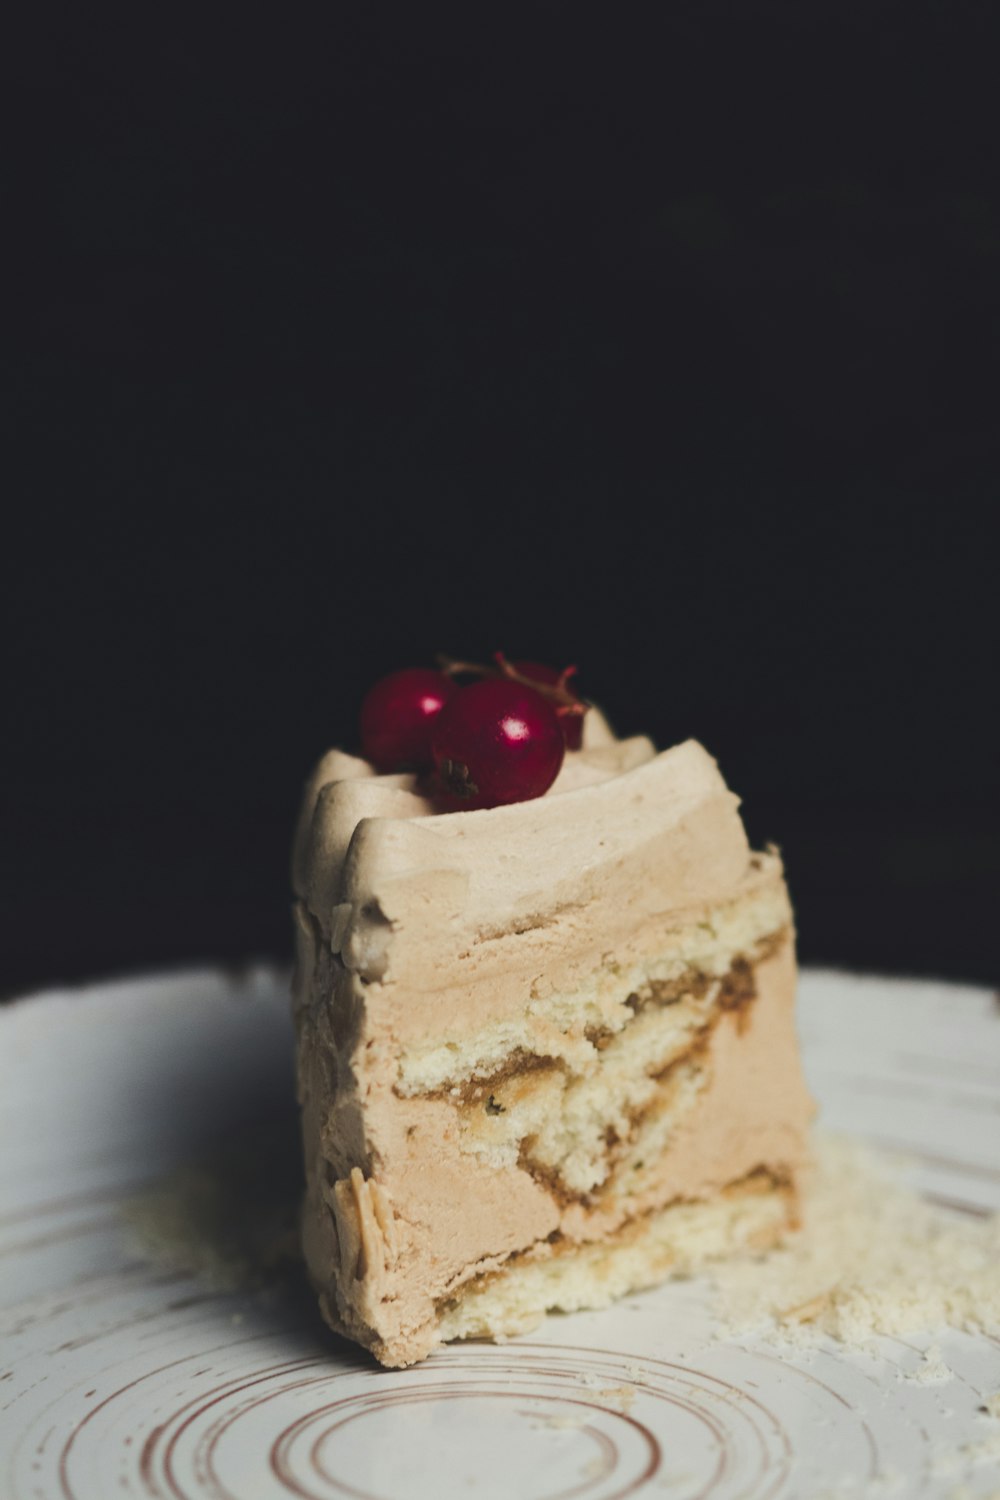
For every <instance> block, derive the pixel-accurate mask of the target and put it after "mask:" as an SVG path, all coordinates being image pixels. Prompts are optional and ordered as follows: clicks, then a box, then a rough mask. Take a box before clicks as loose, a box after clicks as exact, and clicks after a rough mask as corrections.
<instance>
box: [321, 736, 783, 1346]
mask: <svg viewBox="0 0 1000 1500" xmlns="http://www.w3.org/2000/svg"><path fill="white" fill-rule="evenodd" d="M422 785H424V783H422V782H421V781H420V780H419V779H418V778H417V777H416V776H415V775H412V774H396V775H380V774H377V772H376V771H375V769H374V767H373V766H372V765H371V764H370V763H369V762H367V761H365V760H362V759H359V758H355V757H353V756H349V755H346V754H343V753H342V752H340V751H332V752H330V753H329V754H328V755H326V756H325V757H324V759H323V760H322V761H321V762H320V764H319V766H318V767H317V769H316V771H315V773H314V774H313V777H312V779H311V780H310V782H309V784H308V786H307V788H306V793H305V797H304V802H303V808H302V813H301V817H300V822H299V828H298V832H297V836H296V844H295V853H294V859H293V864H294V881H295V887H296V896H297V900H296V905H295V917H296V930H297V957H296V968H295V979H294V1004H295V1015H296V1024H297V1031H298V1073H299V1083H300V1098H301V1104H302V1112H303V1134H304V1142H305V1157H306V1178H307V1190H306V1202H305V1208H304V1219H303V1241H304V1249H305V1255H306V1260H307V1264H308V1268H309V1272H310V1275H311V1277H312V1280H313V1282H314V1284H315V1285H316V1287H317V1289H318V1292H319V1295H320V1301H321V1306H322V1310H323V1313H324V1316H325V1317H326V1319H327V1320H328V1322H329V1323H330V1324H331V1326H332V1327H334V1328H335V1329H337V1330H339V1331H340V1332H342V1333H344V1334H346V1335H347V1336H348V1337H350V1338H352V1339H355V1340H356V1341H357V1342H359V1343H361V1344H363V1345H365V1346H366V1347H367V1348H369V1349H371V1350H372V1352H373V1353H374V1354H375V1356H376V1357H377V1358H378V1359H379V1360H380V1361H381V1362H382V1363H384V1364H387V1365H396V1366H398V1365H407V1364H411V1363H413V1362H414V1361H416V1360H419V1359H422V1358H423V1357H424V1356H425V1355H427V1354H428V1353H429V1352H430V1351H431V1350H432V1349H433V1348H434V1347H435V1345H437V1344H438V1343H440V1342H441V1341H443V1340H447V1339H454V1338H465V1337H476V1336H501V1337H502V1336H505V1335H509V1334H514V1333H518V1332H522V1331H524V1330H526V1329H528V1328H530V1327H532V1326H533V1325H534V1324H535V1323H536V1322H537V1321H538V1320H539V1319H540V1318H541V1316H542V1315H543V1314H544V1313H545V1312H546V1310H548V1309H555V1308H561V1309H564V1310H571V1309H575V1308H582V1307H598V1306H601V1305H604V1304H606V1303H607V1302H609V1301H610V1300H611V1299H613V1298H615V1297H617V1296H620V1295H622V1294H623V1293H625V1292H628V1291H630V1290H633V1289H636V1288H639V1287H646V1286H650V1285H652V1284H654V1283H656V1282H659V1281H661V1280H663V1279H664V1278H665V1277H667V1276H669V1275H670V1274H671V1273H674V1272H678V1271H689V1270H691V1269H692V1268H695V1267H697V1266H698V1265H700V1264H702V1263H703V1262H705V1261H706V1260H708V1259H710V1258H712V1257H716V1256H720V1255H726V1254H729V1253H731V1252H733V1251H735V1250H737V1249H741V1248H747V1247H753V1248H758V1247H765V1246H768V1245H770V1244H773V1243H775V1242H776V1241H777V1240H778V1239H779V1238H780V1237H781V1235H782V1234H783V1233H784V1232H785V1231H786V1230H787V1229H788V1227H789V1226H790V1225H791V1224H793V1222H794V1219H795V1213H796V1177H797V1173H798V1172H799V1169H800V1167H801V1166H802V1164H803V1162H804V1159H805V1154H806V1143H807V1127H808V1122H809V1119H810V1116H811V1108H812V1107H811V1103H810V1100H809V1097H808V1095H807V1092H806V1089H805V1086H804V1083H803V1080H802V1075H801V1071H800V1067H799V1059H798V1049H797V1044H796V1036H795V1027H794V1014H793V1008H794V999H795V977H796V976H795V958H794V936H793V927H792V914H791V910H790V907H789V902H788V896H787V892H786V889H785V883H784V879H783V874H782V867H781V862H780V859H779V857H778V855H777V853H775V852H774V851H770V852H767V853H753V852H752V851H751V850H750V848H749V846H748V844H747V840H746V835H745V833H744V830H743V826H742V823H741V820H740V817H739V814H738V811H737V799H736V798H735V797H734V796H733V795H732V793H730V792H729V791H728V790H727V788H726V786H725V783H724V782H723V780H722V777H721V776H720V774H719V771H718V769H717V768H716V765H715V763H714V761H713V760H712V759H711V757H710V756H709V755H708V754H707V753H706V751H705V750H703V749H702V748H701V746H700V745H698V744H697V743H695V742H694V741H688V742H687V743H684V744H681V745H677V746H675V747H674V748H673V749H670V750H666V751H664V752H662V753H660V754H657V753H656V751H655V750H654V747H653V746H652V744H651V743H650V742H649V741H648V740H646V739H643V738H636V739H627V740H617V739H615V738H614V736H613V735H612V734H611V732H610V731H609V730H608V728H607V725H606V724H605V723H604V721H603V720H602V719H601V718H600V716H599V715H598V714H597V712H596V710H591V711H590V712H589V713H588V714H587V717H586V720H585V724H584V734H583V744H582V747H581V748H580V749H579V750H567V751H566V754H565V757H564V759H563V761H562V766H561V769H560V770H559V772H558V775H557V776H556V779H555V781H554V782H553V784H552V785H551V786H550V787H549V789H548V791H547V792H546V793H545V795H543V796H536V797H534V798H533V799H532V800H530V801H522V802H514V803H510V804H508V805H502V806H494V807H488V808H478V809H476V810H473V811H452V812H444V813H442V812H440V811H439V810H438V808H439V806H440V803H437V802H434V801H432V800H430V799H429V798H428V797H427V796H425V795H422V793H421V790H420V788H421V786H422Z"/></svg>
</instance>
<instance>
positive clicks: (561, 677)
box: [361, 652, 586, 809]
mask: <svg viewBox="0 0 1000 1500" xmlns="http://www.w3.org/2000/svg"><path fill="white" fill-rule="evenodd" d="M496 661H497V664H498V665H497V667H496V669H494V668H492V667H473V668H464V667H463V666H462V664H461V663H456V664H454V666H453V667H452V669H451V670H452V671H453V672H465V671H471V672H473V673H476V674H479V675H478V676H477V678H476V680H475V681H473V682H471V683H468V684H466V685H462V684H460V683H459V682H457V681H456V680H455V677H454V676H453V675H451V673H450V672H449V671H441V672H434V671H431V670H429V669H425V668H423V667H412V668H407V669H405V670H404V671H401V672H391V673H390V674H389V676H388V677H383V678H381V679H380V681H378V682H376V683H375V685H374V687H372V688H371V689H370V690H369V692H368V694H367V696H366V697H365V700H364V703H363V704H362V706H361V743H362V746H363V749H364V753H365V756H366V757H367V759H368V760H370V761H371V762H372V764H373V765H374V766H375V769H376V770H378V771H382V772H386V771H400V770H413V771H422V772H433V773H434V776H435V791H436V792H437V795H438V797H439V800H440V801H441V802H442V803H443V804H444V805H445V806H446V807H447V808H449V809H457V808H479V807H498V806H500V805H501V804H502V803H506V802H527V801H529V800H530V799H531V798H532V797H540V796H542V794H543V793H544V792H547V791H548V789H549V787H550V786H551V785H552V783H553V782H554V781H555V779H556V777H557V776H558V774H559V768H560V767H561V765H562V763H563V756H564V755H565V752H566V749H567V747H568V748H569V749H571V750H576V749H578V748H579V746H580V742H581V734H582V728H583V713H584V710H585V707H586V705H585V704H584V703H583V701H582V700H581V699H579V698H577V697H576V696H575V694H574V693H573V692H572V691H571V689H570V688H569V687H568V681H569V678H570V677H571V676H572V674H573V671H574V670H575V669H574V668H572V667H570V668H567V670H566V671H565V672H556V671H555V670H554V669H553V668H552V667H547V666H544V665H543V664H542V663H541V662H531V661H516V662H508V661H507V660H506V658H505V657H504V656H503V655H502V654H501V653H499V652H498V653H497V657H496Z"/></svg>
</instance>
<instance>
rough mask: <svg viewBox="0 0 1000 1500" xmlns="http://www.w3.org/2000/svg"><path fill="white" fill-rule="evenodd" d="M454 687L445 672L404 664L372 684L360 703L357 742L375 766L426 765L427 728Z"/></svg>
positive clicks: (429, 761)
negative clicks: (358, 741)
mask: <svg viewBox="0 0 1000 1500" xmlns="http://www.w3.org/2000/svg"><path fill="white" fill-rule="evenodd" d="M457 692H458V688H457V687H456V685H455V683H454V682H452V680H451V678H450V677H446V676H445V674H444V673H443V672H432V671H431V670H430V669H429V668H425V667H406V668H404V669H403V671H401V672H390V673H389V675H388V677H382V678H380V679H379V681H378V682H376V683H375V685H374V687H372V688H370V689H369V691H368V693H367V695H366V697H365V701H364V702H363V703H362V705H361V746H362V749H363V751H364V754H365V758H366V759H367V760H370V761H371V762H372V764H373V765H374V767H375V769H376V770H377V771H403V770H414V771H429V770H430V768H431V766H432V765H433V761H432V759H431V728H432V726H433V724H434V722H435V720H436V719H437V716H438V714H439V713H440V712H441V710H442V709H443V708H444V705H445V704H446V703H447V702H448V701H449V699H451V698H453V697H454V696H455V694H456V693H457Z"/></svg>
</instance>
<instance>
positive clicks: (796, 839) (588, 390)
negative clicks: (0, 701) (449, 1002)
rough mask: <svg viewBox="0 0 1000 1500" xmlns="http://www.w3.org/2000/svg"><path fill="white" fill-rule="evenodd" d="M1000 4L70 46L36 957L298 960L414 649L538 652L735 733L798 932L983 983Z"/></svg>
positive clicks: (19, 790) (842, 3)
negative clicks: (302, 813) (775, 846)
mask: <svg viewBox="0 0 1000 1500" xmlns="http://www.w3.org/2000/svg"><path fill="white" fill-rule="evenodd" d="M154 14H155V20H154V19H153V17H154ZM997 40H998V35H997V26H996V11H995V8H994V7H992V6H989V5H982V6H978V5H968V4H963V3H949V4H947V5H944V4H942V5H938V6H921V5H919V4H915V3H907V4H886V3H882V0H865V3H857V4H855V3H850V0H839V3H837V4H835V5H834V4H825V3H811V4H810V3H806V4H802V3H796V4H791V3H789V4H776V3H768V4H763V5H750V6H746V5H740V6H737V5H735V4H732V5H726V4H720V3H718V0H698V3H686V0H684V3H673V4H671V5H668V6H650V7H601V8H600V9H598V8H594V9H593V10H588V9H587V8H586V7H580V6H577V5H574V4H568V3H567V4H549V5H539V6H533V7H527V8H525V10H524V11H523V12H518V11H517V9H516V8H515V10H513V11H512V10H511V9H510V8H508V7H502V8H499V9H498V8H489V7H486V8H483V7H476V6H466V7H464V8H461V9H456V10H451V9H449V10H448V11H447V12H445V11H442V10H436V11H435V10H434V8H433V7H432V8H431V10H430V11H428V10H427V9H426V8H424V7H419V6H410V7H407V8H403V7H399V8H398V9H392V8H389V9H386V8H385V7H381V6H380V7H373V6H367V7H365V6H336V5H335V6H333V7H327V8H324V9H323V10H322V11H317V13H316V15H315V16H313V17H312V18H311V19H310V20H309V21H307V20H306V19H305V18H304V17H303V16H301V15H300V16H296V17H295V18H292V17H290V16H288V17H286V16H285V15H284V14H283V13H282V14H279V12H277V11H275V10H273V8H272V11H271V15H270V18H269V19H268V20H267V21H266V22H263V21H262V22H261V23H260V24H258V23H255V22H254V21H253V20H252V19H251V18H250V17H248V16H246V15H244V16H243V17H242V18H241V19H240V22H239V26H238V28H234V25H233V23H232V20H231V19H228V20H227V21H226V22H225V23H223V22H221V21H219V22H218V23H217V24H216V23H212V22H211V21H210V20H209V19H207V18H206V17H205V16H204V15H203V16H202V17H201V19H200V20H199V23H198V26H197V28H193V29H191V30H186V29H185V28H184V27H183V25H182V23H181V22H180V21H179V20H177V19H175V18H174V13H173V12H169V13H164V12H163V10H162V8H160V10H159V11H157V12H155V13H154V12H151V11H148V9H147V8H144V7H136V8H133V9H132V11H131V12H130V13H129V15H128V16H125V17H123V18H122V19H120V20H119V21H118V22H115V23H112V22H111V21H110V20H109V19H108V17H107V16H106V15H104V16H100V15H99V16H94V15H93V14H92V13H89V12H88V13H87V14H84V12H83V11H80V12H79V14H78V15H76V16H75V18H71V19H69V20H67V21H66V22H65V23H64V24H63V25H61V26H59V27H54V26H53V27H52V28H51V29H50V30H49V32H48V33H47V34H46V35H45V36H36V37H34V38H33V39H31V40H28V41H27V42H26V44H25V48H24V53H23V57H17V58H15V65H16V69H17V72H18V74H19V77H18V79H17V82H16V86H15V89H14V96H15V100H16V103H17V105H18V107H19V126H18V132H17V141H18V166H19V169H20V172H21V175H22V178H23V181H22V183H21V185H22V186H23V187H24V189H25V203H26V205H27V207H26V208H25V210H24V211H23V213H21V212H18V214H17V215H16V216H12V217H11V219H9V221H8V230H7V235H8V240H9V241H10V242H11V246H12V248H14V249H15V250H16V251H18V252H19V255H18V259H19V269H18V271H17V273H16V279H14V281H13V289H14V291H15V295H16V300H17V311H18V319H17V322H16V325H15V327H14V337H13V348H14V353H15V359H16V370H15V375H16V379H15V382H14V388H13V391H12V392H11V395H10V397H9V399H8V403H7V415H8V417H11V416H12V417H13V419H14V423H15V427H16V433H17V435H18V437H19V438H20V440H21V444H19V445H18V449H17V451H18V453H19V454H20V455H21V458H20V460H15V464H14V466H13V480H12V483H11V486H10V492H9V493H10V498H11V499H12V501H13V503H12V504H10V505H8V506H7V507H6V510H7V519H6V520H5V522H4V530H5V532H6V543H5V545H4V548H3V608H4V611H5V615H6V617H7V624H6V626H5V628H4V637H5V639H4V651H5V657H6V661H7V667H6V669H5V671H6V677H7V683H6V687H5V693H4V699H5V703H6V708H7V712H6V722H5V728H4V733H3V745H2V756H3V777H2V785H0V799H2V802H0V808H2V816H3V825H4V834H3V880H4V918H3V953H2V972H0V988H2V989H3V990H5V991H6V992H7V993H10V992H12V991H14V990H17V989H19V988H24V987H30V986H34V985H39V984H42V983H47V982H50V981H57V980H63V979H75V978H81V977H99V976H104V975H107V974H111V973H118V972H124V971H127V970H129V969H134V968H136V967H139V966H146V967H148V966H153V965H163V964H178V963H187V962H193V961H200V960H207V959H220V960H225V961H227V962H238V961H240V960H242V959H245V958H252V957H256V956H261V957H268V956H275V957H279V958H280V957H282V956H284V955H285V954H286V952H287V948H288V942H287V926H288V911H287V894H286V847H287V841H288V832H289V826H290V823H291V820H292V817H293V812H294V807H295V802H296V799H297V796H298V791H299V786H300V783H301V780H302V777H303V775H304V774H305V772H306V770H307V768H308V766H309V764H310V762H311V761H312V760H313V759H315V757H316V756H317V755H318V754H319V752H320V751H321V750H323V749H324V748H325V747H327V746H328V745H329V744H331V743H334V742H350V741H351V739H352V737H353V734H354V721H355V713H356V707H357V703H358V701H359V699H360V697H361V695H362V693H363V691H364V689H365V687H366V685H367V684H368V682H369V681H370V680H371V678H372V677H373V676H374V675H376V674H379V673H381V672H383V671H386V670H389V669H391V668H393V667H395V666H398V665H405V664H413V663H418V662H422V661H429V660H430V659H431V658H432V656H433V654H434V652H435V651H437V650H439V649H445V650H448V651H451V652H453V653H456V654H461V655H473V654H476V655H482V654H484V653H486V652H489V651H491V650H493V649H494V648H496V647H502V648H504V649H505V650H506V651H508V652H509V653H511V654H522V655H530V656H536V657H541V658H543V659H547V660H549V661H551V662H553V663H555V664H557V665H561V664H564V663H565V662H567V661H570V660H572V661H576V662H578V663H579V664H580V667H581V671H582V677H581V680H582V683H583V685H584V687H585V689H586V690H588V691H589V692H590V694H591V695H592V696H594V697H595V698H596V699H597V700H598V701H600V702H601V703H602V704H603V705H604V706H605V708H606V709H607V711H608V712H609V714H610V716H611V717H612V720H613V722H614V723H615V724H616V726H617V727H618V728H619V729H620V730H622V731H625V732H634V731H637V730H640V729H645V730H649V731H650V732H652V733H653V734H654V735H655V737H656V738H657V739H658V740H659V741H661V742H662V743H670V742H672V741H675V740H677V739H679V738H683V737H685V736H687V735H696V736H698V737H699V738H701V739H702V740H703V741H704V742H705V743H706V744H707V745H708V746H709V747H710V749H711V750H712V751H713V752H714V753H715V754H716V755H717V757H718V758H719V760H720V762H721V764H722V767H723V770H724V771H725V773H726V775H727V777H728V779H729V781H730V784H731V785H733V786H734V787H735V788H736V789H737V790H738V791H739V792H740V793H741V794H742V795H743V797H744V799H745V812H746V816H747V819H748V823H749V827H750V831H751V833H752V835H753V837H754V838H755V839H756V840H763V839H774V840H776V841H778V842H779V843H780V844H781V845H782V846H783V848H784V851H785V854H786V858H787V861H788V865H789V868H790V875H791V881H792V885H793V890H794V893H795V896H796V901H797V907H798V912H799V921H800V928H801V947H802V952H803V956H804V957H805V958H806V959H807V960H809V961H813V962H827V963H839V964H845V965H854V966H868V967H872V968H879V969H888V970H896V971H900V972H909V973H914V972H921V973H941V974H953V975H957V976H963V977H968V978H973V979H981V980H987V981H989V980H992V979H995V978H996V972H997V965H996V957H995V937H996V930H997V911H998V909H1000V908H998V899H1000V837H998V818H997V792H996V761H997V740H996V734H995V725H994V724H993V723H991V713H992V711H993V700H995V697H996V665H995V663H996V644H997V641H996V614H997V610H996V554H995V551H994V550H993V547H992V544H991V542H990V537H989V530H988V522H989V518H990V512H991V510H992V509H994V508H995V504H996V501H995V495H996V490H997V481H998V478H1000V463H998V460H1000V442H998V436H997V419H996V413H997V367H998V363H1000V360H998V347H1000V346H998V342H997V335H998V331H1000V319H998V313H1000V187H998V183H1000V174H998V171H997V160H996V154H995V151H994V136H995V123H996V118H995V70H996V67H995V62H996V56H997V46H996V44H997Z"/></svg>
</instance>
